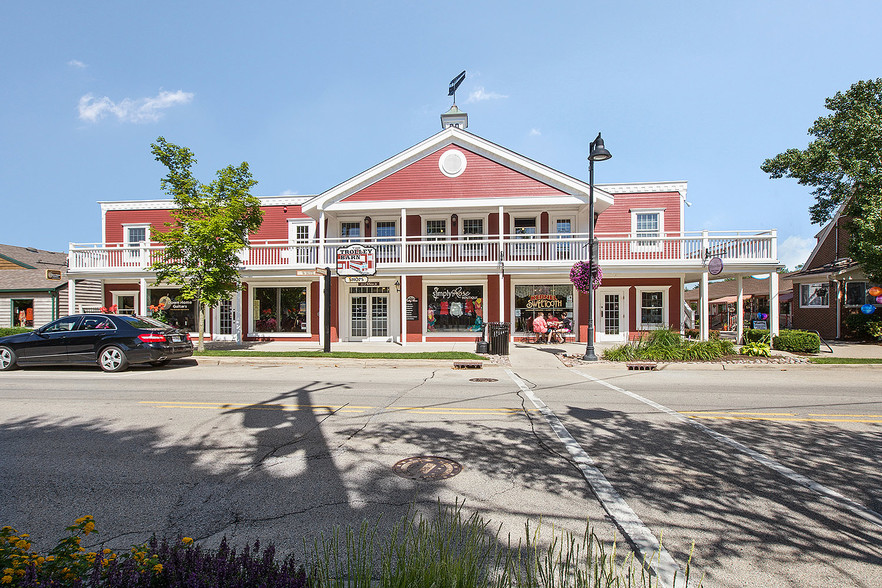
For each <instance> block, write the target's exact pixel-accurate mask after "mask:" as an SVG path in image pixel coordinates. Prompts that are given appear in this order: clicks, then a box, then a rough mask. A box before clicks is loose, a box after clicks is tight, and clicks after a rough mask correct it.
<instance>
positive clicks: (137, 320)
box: [119, 314, 172, 329]
mask: <svg viewBox="0 0 882 588" xmlns="http://www.w3.org/2000/svg"><path fill="white" fill-rule="evenodd" d="M119 318H121V319H122V320H124V321H125V322H127V323H129V324H130V325H132V326H133V327H135V328H136V329H171V328H172V326H171V325H167V324H165V323H162V322H159V321H158V320H156V319H153V318H150V317H147V316H132V315H126V314H121V315H119Z"/></svg>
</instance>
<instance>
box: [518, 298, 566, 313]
mask: <svg viewBox="0 0 882 588" xmlns="http://www.w3.org/2000/svg"><path fill="white" fill-rule="evenodd" d="M555 308H563V300H561V299H560V298H558V297H557V296H555V295H554V294H533V295H532V296H530V298H529V299H528V300H527V309H529V310H532V309H555Z"/></svg>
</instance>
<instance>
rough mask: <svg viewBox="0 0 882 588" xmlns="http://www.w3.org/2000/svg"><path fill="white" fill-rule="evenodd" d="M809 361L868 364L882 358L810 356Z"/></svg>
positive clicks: (879, 360)
mask: <svg viewBox="0 0 882 588" xmlns="http://www.w3.org/2000/svg"><path fill="white" fill-rule="evenodd" d="M809 362H810V363H820V364H862V363H864V364H866V363H882V359H878V358H872V357H810V358H809Z"/></svg>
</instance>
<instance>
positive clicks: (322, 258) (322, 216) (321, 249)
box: [318, 210, 325, 316]
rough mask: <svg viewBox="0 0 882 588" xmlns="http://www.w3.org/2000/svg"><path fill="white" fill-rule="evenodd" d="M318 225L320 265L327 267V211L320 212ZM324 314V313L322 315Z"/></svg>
mask: <svg viewBox="0 0 882 588" xmlns="http://www.w3.org/2000/svg"><path fill="white" fill-rule="evenodd" d="M318 223H319V226H318V266H319V267H325V211H324V210H322V211H321V212H319V221H318ZM322 316H324V315H322Z"/></svg>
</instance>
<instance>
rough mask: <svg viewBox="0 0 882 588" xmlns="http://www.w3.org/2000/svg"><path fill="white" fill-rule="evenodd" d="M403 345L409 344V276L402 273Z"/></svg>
mask: <svg viewBox="0 0 882 588" xmlns="http://www.w3.org/2000/svg"><path fill="white" fill-rule="evenodd" d="M399 279H400V280H401V346H402V347H404V346H405V345H407V276H405V275H404V274H401V278H399Z"/></svg>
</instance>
